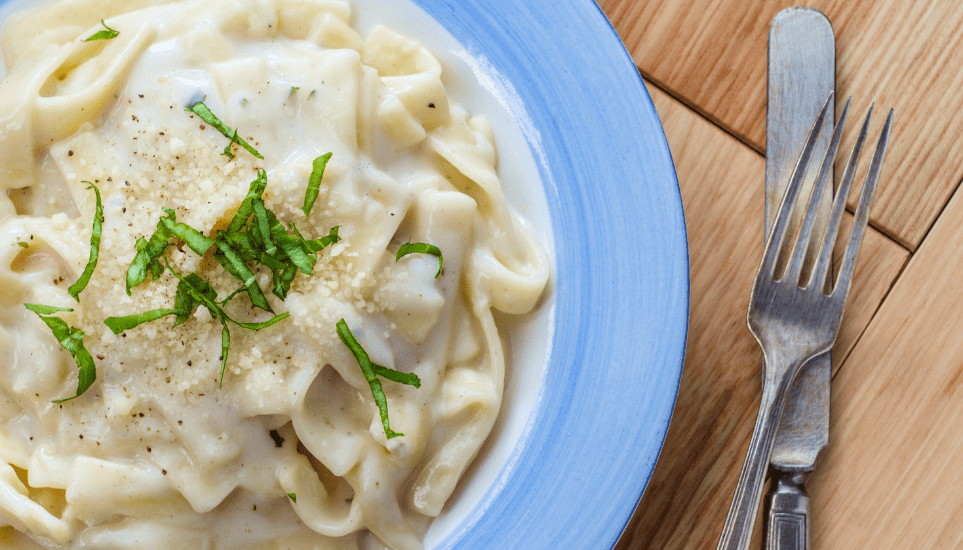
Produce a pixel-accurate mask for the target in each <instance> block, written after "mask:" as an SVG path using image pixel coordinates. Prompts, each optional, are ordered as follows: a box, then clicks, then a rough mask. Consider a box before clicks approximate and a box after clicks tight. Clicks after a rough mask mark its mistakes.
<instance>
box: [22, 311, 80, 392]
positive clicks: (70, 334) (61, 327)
mask: <svg viewBox="0 0 963 550" xmlns="http://www.w3.org/2000/svg"><path fill="white" fill-rule="evenodd" d="M24 307H26V308H27V309H29V310H30V311H32V312H34V313H36V314H37V316H38V317H40V319H41V320H42V321H43V322H44V324H46V325H47V327H48V328H50V331H51V332H53V335H54V338H56V339H57V340H58V341H59V342H60V345H61V346H62V347H63V348H64V349H66V350H67V351H69V352H70V355H71V356H72V357H73V358H74V362H76V363H77V368H78V369H80V372H79V374H78V376H77V395H74V396H73V397H66V398H64V399H57V400H55V401H54V403H64V402H66V401H70V400H71V399H76V398H78V397H80V396H81V395H83V394H84V392H86V391H87V390H88V389H90V386H92V385H93V383H94V381H95V380H97V367H96V365H94V358H93V357H91V356H90V352H89V351H87V348H85V347H84V331H82V330H80V329H79V328H76V327H72V326H69V325H68V324H67V322H66V321H64V320H63V319H61V318H60V317H54V316H53V314H55V313H58V312H61V311H73V310H72V309H70V308H63V307H56V306H47V305H43V304H24Z"/></svg>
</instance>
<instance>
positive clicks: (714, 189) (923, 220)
mask: <svg viewBox="0 0 963 550" xmlns="http://www.w3.org/2000/svg"><path fill="white" fill-rule="evenodd" d="M599 4H600V6H601V8H602V10H603V11H604V12H605V13H606V15H607V16H608V17H609V19H610V20H611V21H612V23H613V25H614V26H615V28H616V30H617V31H618V33H619V34H620V36H621V37H622V40H623V41H624V42H625V44H626V46H627V48H628V50H629V52H630V53H631V54H632V57H633V59H634V60H635V63H636V65H637V67H638V68H639V70H640V71H641V73H642V75H643V77H644V78H645V80H646V82H647V84H648V87H649V91H650V93H651V95H652V99H653V101H654V102H655V106H656V109H657V110H658V112H659V116H660V118H661V119H662V123H663V125H664V127H665V132H666V137H667V138H668V142H669V147H670V149H671V151H672V156H673V159H674V161H675V166H676V170H677V171H678V176H679V185H680V187H681V190H682V199H683V203H684V206H685V215H686V223H687V229H688V236H689V254H690V263H691V275H690V277H691V309H690V321H689V340H688V351H687V356H686V362H685V367H684V371H683V375H682V383H681V387H680V390H679V397H678V402H677V404H676V408H675V413H674V417H673V420H672V424H671V427H670V429H669V433H668V438H667V440H666V443H665V448H664V450H663V452H662V455H661V458H660V459H659V462H658V465H657V467H656V470H655V473H654V475H653V477H652V480H651V481H650V483H649V486H648V488H647V490H646V493H645V495H644V497H643V499H642V502H641V503H640V505H639V508H638V510H637V512H636V514H635V516H634V517H633V518H632V520H631V522H630V524H629V527H628V529H627V532H626V535H625V536H624V537H623V541H622V542H621V543H620V544H619V546H618V548H619V550H640V549H659V550H661V549H687V550H688V549H701V548H715V545H716V542H717V540H718V537H719V533H720V531H721V529H722V524H723V522H724V520H725V516H726V512H727V510H728V507H729V501H730V499H731V497H732V494H733V491H734V488H735V484H736V479H737V477H738V474H739V470H740V468H741V466H742V461H743V457H744V456H745V452H746V448H747V447H748V443H749V436H750V433H751V431H752V425H753V422H754V419H755V413H756V409H757V407H758V400H759V394H760V369H759V363H760V351H759V348H758V346H757V344H756V343H755V341H754V340H753V338H752V336H751V335H750V334H749V332H748V330H747V329H746V323H745V318H746V317H745V316H746V307H747V305H748V303H749V291H750V288H751V284H752V277H753V272H754V270H755V268H756V267H757V265H758V260H759V258H760V257H761V253H762V244H763V243H762V235H761V233H762V223H763V221H762V219H763V201H764V198H763V186H764V179H765V177H764V173H765V130H766V128H765V126H766V124H765V121H766V48H767V37H768V28H769V23H770V21H771V20H772V18H773V16H774V15H775V14H776V13H777V12H778V11H780V10H781V9H783V8H786V7H790V6H792V5H794V4H792V3H790V2H787V1H783V0H764V1H763V0H759V1H749V2H746V1H743V0H599ZM809 5H811V6H812V7H815V8H818V9H820V10H821V11H823V13H825V14H826V15H827V16H828V17H829V19H830V21H831V22H832V24H833V27H834V29H835V34H836V48H837V54H836V60H837V61H836V62H837V72H836V82H837V98H841V99H838V103H839V104H841V103H842V102H843V101H845V98H846V97H847V96H849V95H852V96H853V113H857V114H858V115H857V118H860V117H861V116H862V115H861V114H860V113H865V111H866V109H867V108H868V107H869V104H870V103H871V102H875V103H876V106H877V113H878V114H877V117H876V120H875V121H874V123H873V126H872V127H871V130H870V131H871V134H870V135H871V136H873V137H872V139H873V140H875V136H876V135H878V132H879V130H880V128H881V126H882V122H883V118H884V117H883V116H880V115H879V113H880V112H881V113H883V114H885V110H886V109H888V108H889V107H892V108H894V109H895V111H896V116H895V125H894V133H893V138H892V140H891V142H890V148H889V152H888V154H887V158H886V164H885V166H884V171H883V176H882V179H881V181H880V189H879V192H878V195H877V201H876V205H875V207H874V213H873V216H872V219H871V226H872V227H871V230H870V232H869V234H868V235H867V237H866V241H865V243H864V245H863V251H862V255H861V257H860V262H859V267H858V269H857V272H856V276H855V282H854V286H853V294H852V295H851V298H850V303H849V306H848V310H847V314H846V316H845V318H844V319H843V328H842V330H841V333H840V337H839V340H838V342H837V345H836V347H835V349H834V353H835V356H834V378H833V386H832V392H833V393H832V405H831V413H832V420H831V424H832V429H831V433H830V446H829V447H828V448H827V449H826V450H825V451H824V452H823V454H822V455H821V457H820V460H819V463H818V464H817V471H816V473H814V474H813V475H812V476H810V479H809V484H808V489H809V494H810V497H811V499H812V501H811V506H812V528H811V529H812V531H811V537H812V539H811V540H812V548H814V549H816V550H819V549H833V550H845V549H857V550H863V549H866V548H926V549H930V548H934V549H942V548H960V547H963V520H961V519H960V514H961V512H963V467H961V465H959V464H957V462H958V458H959V457H960V456H961V451H963V376H961V374H963V190H960V189H958V187H959V184H960V181H961V178H963V54H961V52H963V31H961V29H963V4H961V3H960V2H958V1H956V0H877V1H869V0H866V1H864V0H860V1H849V0H816V1H813V2H811V3H810V4H809ZM837 112H838V107H837ZM850 126H851V127H856V126H858V124H855V123H853V124H850ZM854 133H855V130H853V131H852V132H848V134H849V135H848V137H844V146H846V145H847V143H850V144H851V143H852V141H853V134H854ZM847 150H848V147H847ZM864 164H868V155H865V154H864ZM859 181H861V179H860V180H859ZM854 197H855V194H854V195H853V197H852V198H854ZM852 198H851V200H852ZM851 206H852V205H851ZM843 230H844V231H846V229H845V227H844V229H843ZM760 525H761V524H760V523H759V522H757V528H758V527H759V526H760ZM760 541H761V537H760V536H759V535H758V534H757V536H756V542H755V544H754V548H760V547H761V544H760Z"/></svg>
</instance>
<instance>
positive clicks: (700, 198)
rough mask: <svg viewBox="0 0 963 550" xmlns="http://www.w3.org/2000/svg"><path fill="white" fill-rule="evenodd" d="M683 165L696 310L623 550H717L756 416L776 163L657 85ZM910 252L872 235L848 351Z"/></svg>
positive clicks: (851, 312) (679, 166)
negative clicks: (752, 304) (755, 323)
mask: <svg viewBox="0 0 963 550" xmlns="http://www.w3.org/2000/svg"><path fill="white" fill-rule="evenodd" d="M649 89H650V92H651V94H652V96H653V100H654V102H655V105H656V109H657V110H658V112H659V115H660V117H661V119H662V123H663V126H664V128H665V131H666V137H667V139H668V142H669V148H670V150H671V152H672V155H673V159H674V161H675V165H676V170H677V172H678V176H679V185H680V188H681V191H682V200H683V206H684V208H685V212H686V226H687V232H688V237H689V257H690V266H691V267H690V280H691V285H690V286H691V302H690V304H691V307H690V320H689V339H688V349H687V355H686V361H685V366H684V368H683V374H682V382H681V387H680V390H679V397H678V401H677V404H676V408H675V412H674V416H673V419H672V424H671V426H670V429H669V434H668V438H667V441H666V444H665V447H664V448H663V451H662V455H661V457H660V459H659V462H658V465H657V466H656V470H655V474H654V476H653V478H652V480H651V482H650V484H649V487H648V489H647V490H646V493H645V495H644V496H643V499H642V502H641V504H640V506H639V508H638V510H637V512H636V515H635V516H634V517H633V519H632V521H631V523H630V525H629V528H628V529H627V531H626V535H625V536H624V537H623V540H622V541H621V542H620V544H619V546H617V548H618V549H619V550H641V549H680V550H681V549H691V548H711V547H714V546H715V544H716V539H717V538H718V536H719V531H720V530H721V528H722V523H723V521H724V519H725V515H726V511H727V510H728V506H729V500H730V499H731V497H732V492H733V490H734V488H735V483H736V478H737V477H738V473H739V470H740V468H741V466H742V461H743V458H744V456H745V450H746V448H747V447H748V443H749V436H750V434H751V431H752V425H753V422H754V420H755V413H756V409H757V407H758V402H759V393H760V385H761V378H760V372H761V371H760V367H759V364H760V357H761V355H760V351H759V347H758V345H757V344H756V342H755V340H754V339H753V338H752V336H751V334H750V333H749V331H748V329H747V328H746V307H747V306H748V303H749V292H750V290H751V286H752V279H753V277H754V273H755V269H756V267H757V266H758V262H759V259H760V258H761V255H762V246H763V243H762V240H763V238H762V232H763V202H764V196H763V189H764V181H765V161H764V159H763V157H762V156H761V155H759V154H758V153H757V152H756V151H754V150H752V149H750V148H749V147H747V146H746V145H745V144H743V143H741V142H740V141H738V140H736V139H735V138H733V137H732V136H730V135H728V134H726V133H725V132H723V131H722V130H720V129H719V128H718V127H716V126H715V125H713V124H712V123H710V122H709V121H707V120H706V119H704V118H702V117H701V116H699V115H698V114H697V113H695V112H693V111H692V110H691V109H689V108H688V107H686V106H685V105H683V104H682V103H680V102H679V101H677V100H675V99H673V98H671V97H669V96H668V95H666V94H665V93H663V92H661V91H659V90H658V89H656V88H654V87H652V86H651V85H650V86H649ZM907 256H908V253H907V252H906V250H905V249H903V248H902V247H900V246H898V245H896V244H895V243H893V242H892V241H890V240H889V239H887V238H885V237H884V236H882V235H881V234H879V233H878V232H876V231H874V230H871V231H869V232H868V234H867V236H866V241H865V243H864V245H863V253H862V255H861V256H860V261H859V266H860V267H859V268H858V273H857V275H856V277H857V278H856V280H855V282H854V287H853V296H852V302H851V304H850V308H849V309H848V312H847V316H846V318H845V319H844V321H843V325H844V326H845V327H846V328H845V330H844V331H843V332H842V333H841V335H840V339H839V342H838V345H837V348H836V357H837V358H842V357H843V356H845V354H846V353H847V352H848V350H849V349H850V348H851V347H852V346H853V345H854V343H855V342H856V340H857V339H858V338H859V336H860V334H861V332H862V330H863V328H864V327H865V326H866V324H867V323H869V321H870V318H871V317H872V315H873V313H874V312H875V311H876V309H877V307H878V305H879V303H880V302H881V301H882V299H883V297H884V296H885V295H886V293H887V292H888V291H889V289H890V287H891V285H892V283H893V281H894V280H895V278H896V277H897V275H898V274H899V272H900V270H901V269H902V267H903V265H904V263H905V261H906V258H907Z"/></svg>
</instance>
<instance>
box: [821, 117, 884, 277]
mask: <svg viewBox="0 0 963 550" xmlns="http://www.w3.org/2000/svg"><path fill="white" fill-rule="evenodd" d="M872 117H873V105H870V107H869V112H868V113H866V118H865V119H864V120H863V127H862V128H860V130H859V135H858V136H857V137H856V143H855V144H854V145H853V149H852V151H850V153H849V160H848V161H847V162H846V168H845V169H844V170H843V178H842V181H840V183H839V189H837V190H836V197H835V199H834V200H833V210H832V213H831V214H830V216H829V226H828V227H827V228H826V235H824V237H823V243H822V246H821V247H820V249H819V257H818V258H817V259H816V265H815V266H814V267H813V281H812V284H815V285H816V286H817V287H818V288H826V279H827V278H828V277H829V264H830V262H831V260H832V257H833V246H834V245H835V243H836V237H837V236H838V235H839V226H840V224H841V222H842V220H843V211H844V210H846V200H847V199H848V197H849V190H850V189H851V188H852V186H853V179H855V177H856V166H857V165H858V164H859V157H860V155H861V154H862V151H863V143H864V142H865V141H866V136H867V134H869V123H870V120H871V119H872Z"/></svg>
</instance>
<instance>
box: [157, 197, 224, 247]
mask: <svg viewBox="0 0 963 550" xmlns="http://www.w3.org/2000/svg"><path fill="white" fill-rule="evenodd" d="M163 210H164V212H167V217H162V218H161V219H160V221H159V223H160V224H162V225H163V226H164V229H166V230H167V233H168V234H169V235H172V236H174V237H177V238H178V239H180V240H182V241H184V243H186V244H187V246H189V247H190V248H191V250H193V251H194V253H195V254H197V255H198V256H203V255H204V254H205V253H206V252H207V249H209V248H210V247H212V246H214V239H211V238H208V237H206V236H204V235H203V234H201V232H200V231H198V230H196V229H194V228H193V227H191V226H189V225H187V224H186V223H181V222H178V221H177V216H176V215H175V214H174V211H173V210H171V209H170V208H164V209H163Z"/></svg>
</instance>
